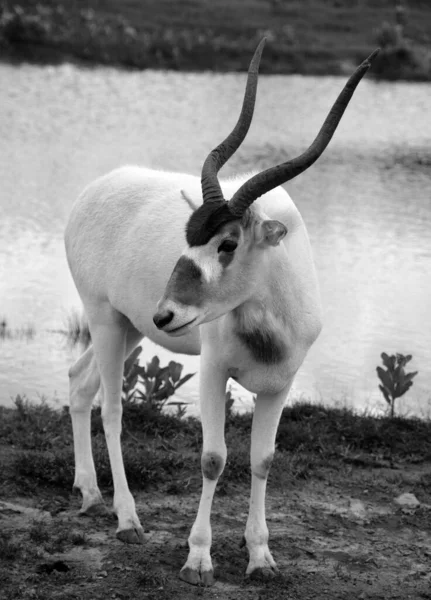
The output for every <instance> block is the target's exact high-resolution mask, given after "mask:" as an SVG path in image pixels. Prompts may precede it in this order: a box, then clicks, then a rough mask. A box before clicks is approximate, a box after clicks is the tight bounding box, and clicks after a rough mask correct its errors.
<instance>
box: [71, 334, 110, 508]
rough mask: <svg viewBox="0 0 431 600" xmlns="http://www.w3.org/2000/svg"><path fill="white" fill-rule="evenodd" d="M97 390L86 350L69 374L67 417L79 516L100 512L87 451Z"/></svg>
mask: <svg viewBox="0 0 431 600" xmlns="http://www.w3.org/2000/svg"><path fill="white" fill-rule="evenodd" d="M99 386H100V376H99V370H98V368H97V364H96V359H95V357H94V352H93V347H92V346H90V347H89V348H87V350H86V351H85V352H84V354H82V356H80V357H79V358H78V360H77V361H76V363H75V364H74V365H73V366H72V367H71V368H70V370H69V387H70V416H71V418H72V429H73V446H74V452H75V481H74V484H73V487H74V488H75V489H79V490H80V491H81V494H82V508H81V510H80V511H79V512H80V513H81V514H84V513H90V512H97V511H98V509H99V508H100V507H102V508H103V506H104V505H103V499H102V495H101V493H100V490H99V488H98V486H97V478H96V470H95V468H94V461H93V453H92V450H91V404H92V402H93V399H94V397H95V395H96V393H97V390H98V389H99Z"/></svg>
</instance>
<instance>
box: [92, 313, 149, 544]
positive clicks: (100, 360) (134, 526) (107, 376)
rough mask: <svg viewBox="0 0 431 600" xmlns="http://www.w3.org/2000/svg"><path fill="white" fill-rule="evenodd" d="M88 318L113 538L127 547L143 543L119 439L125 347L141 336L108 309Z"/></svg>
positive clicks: (117, 314)
mask: <svg viewBox="0 0 431 600" xmlns="http://www.w3.org/2000/svg"><path fill="white" fill-rule="evenodd" d="M88 316H89V324H90V331H91V338H92V341H93V347H94V354H95V357H96V361H97V365H98V367H99V373H100V378H101V383H102V389H103V403H102V419H103V428H104V430H105V437H106V445H107V446H108V453H109V460H110V463H111V471H112V478H113V481H114V511H115V513H116V515H117V517H118V528H117V538H118V539H120V540H121V541H123V542H126V543H129V544H141V543H143V540H144V536H143V529H142V527H141V524H140V522H139V518H138V516H137V514H136V508H135V501H134V499H133V496H132V494H131V493H130V490H129V486H128V484H127V479H126V473H125V471H124V464H123V456H122V452H121V440H120V437H121V417H122V404H121V391H122V384H123V368H124V367H123V366H124V359H125V356H126V351H127V350H128V348H127V346H129V347H131V346H132V347H134V346H135V345H136V343H137V341H139V339H140V338H142V335H140V334H139V335H138V332H136V330H134V329H130V326H129V324H128V322H127V321H126V319H125V318H124V317H123V316H122V315H120V314H119V313H117V312H116V311H114V310H113V309H112V308H110V307H103V308H100V307H99V308H98V312H97V314H96V316H95V317H94V316H93V317H92V315H91V314H90V313H89V315H88ZM127 334H129V335H128V339H127ZM127 342H128V344H127Z"/></svg>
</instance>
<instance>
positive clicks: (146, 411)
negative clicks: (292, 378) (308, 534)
mask: <svg viewBox="0 0 431 600" xmlns="http://www.w3.org/2000/svg"><path fill="white" fill-rule="evenodd" d="M16 407H17V410H12V409H7V408H1V407H0V440H1V444H2V446H1V448H2V455H4V456H6V455H8V452H9V453H10V456H11V458H10V460H9V459H8V460H5V461H4V462H3V466H2V467H0V481H1V482H2V484H3V485H5V486H7V485H11V486H12V487H13V488H15V487H16V486H20V487H19V491H20V492H22V493H26V491H28V490H30V489H31V490H33V489H34V486H35V485H38V484H41V485H44V486H45V485H52V486H59V487H61V488H64V489H67V490H69V489H70V488H71V486H72V483H73V440H72V429H71V423H70V416H69V414H68V409H67V408H64V409H63V410H62V411H58V410H54V409H52V408H50V407H49V406H48V405H46V404H41V405H35V404H31V403H28V402H27V401H25V400H22V399H21V398H18V399H17V401H16ZM251 422H252V415H251V414H242V415H239V414H232V413H231V412H229V414H228V418H227V422H226V441H227V445H228V448H229V459H228V463H227V466H226V470H225V472H224V474H223V477H222V481H221V489H225V490H226V489H228V488H229V486H231V485H234V484H237V483H240V482H248V481H249V479H250V474H249V470H248V468H247V465H248V463H249V458H248V457H249V444H250V432H251ZM92 435H93V449H94V455H95V463H96V469H97V472H98V477H99V482H100V484H101V486H103V487H106V488H109V486H111V485H112V479H111V472H110V467H109V460H108V455H107V451H106V446H105V440H104V433H103V426H102V419H101V415H100V409H94V410H93V414H92ZM122 444H123V451H124V461H125V467H126V472H127V476H128V480H129V483H130V486H131V487H132V488H133V489H137V490H139V489H147V488H149V487H152V486H156V487H157V486H159V485H161V484H163V485H164V486H165V485H166V482H169V483H168V485H169V493H172V494H175V493H178V490H180V489H181V488H183V486H184V485H185V484H186V482H188V483H187V486H188V487H190V486H192V488H195V487H196V488H198V487H200V452H201V427H200V422H199V421H198V420H197V419H195V418H194V417H189V418H178V417H177V416H174V415H169V414H165V413H163V412H161V411H160V410H159V409H158V408H157V407H155V406H151V405H146V404H137V403H135V402H125V403H124V414H123V441H122ZM277 449H278V452H277V455H276V459H275V461H274V465H273V467H272V471H271V477H272V479H273V480H274V481H276V482H279V483H286V482H289V483H292V482H293V481H294V480H295V479H297V478H306V477H310V476H313V474H314V473H315V470H316V468H318V467H319V465H321V464H328V462H330V461H335V462H341V463H344V464H353V465H358V466H364V467H375V468H379V467H383V466H390V465H391V464H393V463H394V462H396V461H412V462H414V463H415V464H418V463H421V462H424V463H425V462H431V422H427V421H421V420H419V419H407V418H389V417H372V416H368V415H362V416H361V415H357V414H354V413H353V412H351V411H349V410H347V409H338V408H328V407H324V406H318V405H311V404H297V405H294V406H292V407H287V408H285V410H284V412H283V416H282V419H281V422H280V426H279V429H278V435H277ZM17 475H18V476H19V477H18V478H17Z"/></svg>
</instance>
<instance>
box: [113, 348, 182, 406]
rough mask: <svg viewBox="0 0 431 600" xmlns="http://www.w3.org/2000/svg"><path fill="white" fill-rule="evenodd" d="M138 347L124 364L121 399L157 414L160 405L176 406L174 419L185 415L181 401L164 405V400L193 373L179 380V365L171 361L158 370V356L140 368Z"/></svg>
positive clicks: (180, 370) (180, 368)
mask: <svg viewBox="0 0 431 600" xmlns="http://www.w3.org/2000/svg"><path fill="white" fill-rule="evenodd" d="M141 352H142V346H138V347H137V348H135V350H134V351H133V352H132V353H131V355H130V356H129V357H128V359H127V360H126V362H125V363H124V376H123V400H124V401H125V402H137V403H145V404H147V405H150V406H152V407H153V408H156V409H157V410H158V411H161V410H162V408H163V407H164V406H171V405H172V406H176V407H177V412H178V416H183V415H184V412H185V404H186V403H185V402H169V403H168V402H167V401H168V399H169V398H170V397H171V396H172V395H173V394H174V393H175V392H176V390H177V389H178V388H179V387H180V386H182V385H183V384H184V383H186V381H188V380H189V379H190V378H191V377H193V375H194V373H188V374H187V375H184V377H181V372H182V370H183V365H181V364H180V363H177V362H175V361H173V360H171V361H170V362H169V364H168V366H167V367H160V360H159V358H158V356H153V358H152V360H151V362H149V363H147V365H146V366H145V367H144V366H141V365H140V364H139V356H140V354H141Z"/></svg>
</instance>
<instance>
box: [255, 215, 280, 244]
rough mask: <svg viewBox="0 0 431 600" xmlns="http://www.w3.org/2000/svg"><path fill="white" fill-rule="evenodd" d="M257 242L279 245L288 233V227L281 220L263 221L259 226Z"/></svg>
mask: <svg viewBox="0 0 431 600" xmlns="http://www.w3.org/2000/svg"><path fill="white" fill-rule="evenodd" d="M256 233H257V235H256V238H257V243H258V244H259V245H262V246H267V245H268V246H277V245H278V244H279V243H280V241H281V240H282V239H283V238H284V236H285V235H286V233H287V227H286V226H285V225H283V223H280V221H273V220H267V221H262V222H261V223H259V225H258V226H257V232H256Z"/></svg>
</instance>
